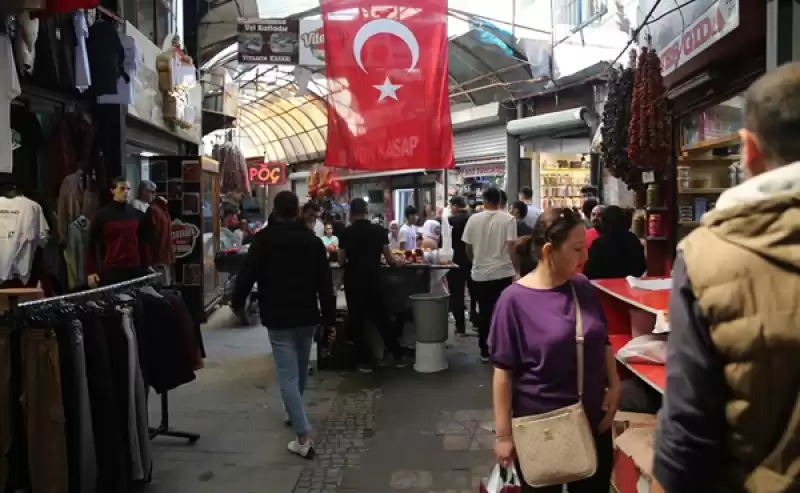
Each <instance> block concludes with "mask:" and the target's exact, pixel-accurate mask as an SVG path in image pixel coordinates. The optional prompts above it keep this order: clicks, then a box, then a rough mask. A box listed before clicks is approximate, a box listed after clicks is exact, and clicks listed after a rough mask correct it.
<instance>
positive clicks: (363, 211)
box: [350, 198, 369, 216]
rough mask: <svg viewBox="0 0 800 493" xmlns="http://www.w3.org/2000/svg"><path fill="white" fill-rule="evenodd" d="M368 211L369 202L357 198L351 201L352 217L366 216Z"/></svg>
mask: <svg viewBox="0 0 800 493" xmlns="http://www.w3.org/2000/svg"><path fill="white" fill-rule="evenodd" d="M368 209H369V206H368V204H367V201H366V200H364V199H362V198H356V199H353V200H351V201H350V215H353V216H366V215H367V210H368Z"/></svg>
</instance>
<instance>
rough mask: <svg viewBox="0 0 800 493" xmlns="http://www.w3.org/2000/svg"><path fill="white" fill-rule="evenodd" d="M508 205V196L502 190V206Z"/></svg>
mask: <svg viewBox="0 0 800 493" xmlns="http://www.w3.org/2000/svg"><path fill="white" fill-rule="evenodd" d="M507 203H508V194H507V193H506V191H505V190H500V204H507Z"/></svg>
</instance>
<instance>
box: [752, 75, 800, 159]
mask: <svg viewBox="0 0 800 493" xmlns="http://www.w3.org/2000/svg"><path fill="white" fill-rule="evenodd" d="M744 99H745V101H744V128H745V129H747V130H749V131H750V132H752V133H753V134H755V135H756V136H757V137H758V141H759V143H760V144H761V151H762V153H763V155H764V159H765V160H766V161H767V162H768V163H769V164H772V165H778V166H780V165H784V164H788V163H793V162H795V161H800V138H798V135H800V63H787V64H785V65H782V66H780V67H778V68H777V69H775V70H770V71H769V72H767V73H766V74H764V75H763V76H761V78H759V79H758V80H757V81H755V82H754V83H753V85H751V86H750V88H749V89H748V90H747V92H745V95H744Z"/></svg>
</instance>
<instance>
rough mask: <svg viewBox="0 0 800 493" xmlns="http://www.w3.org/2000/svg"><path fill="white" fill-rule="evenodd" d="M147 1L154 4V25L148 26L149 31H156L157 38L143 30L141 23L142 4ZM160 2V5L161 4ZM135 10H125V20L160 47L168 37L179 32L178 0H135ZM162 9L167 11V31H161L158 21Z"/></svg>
mask: <svg viewBox="0 0 800 493" xmlns="http://www.w3.org/2000/svg"><path fill="white" fill-rule="evenodd" d="M145 2H146V3H147V4H149V5H151V6H152V10H153V21H152V22H153V25H152V26H148V27H149V29H148V32H149V31H152V32H153V33H154V37H155V39H153V38H151V37H150V36H147V35H146V33H145V31H143V30H142V26H141V25H140V24H139V14H140V12H141V7H140V6H141V4H143V3H145ZM159 4H160V5H159ZM133 5H134V8H133V12H130V13H129V12H125V20H126V21H128V22H130V23H131V24H133V26H134V27H135V28H136V29H138V30H139V32H141V33H142V34H145V37H147V39H149V40H150V41H152V42H153V44H155V45H156V46H158V47H159V48H160V47H161V46H163V44H164V41H165V40H166V39H167V37H168V36H169V35H170V34H172V33H174V32H177V28H178V0H133ZM160 9H164V10H166V12H167V31H166V32H163V33H162V32H160V31H161V26H159V22H158V12H159V10H160Z"/></svg>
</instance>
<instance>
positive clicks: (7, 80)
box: [0, 35, 22, 173]
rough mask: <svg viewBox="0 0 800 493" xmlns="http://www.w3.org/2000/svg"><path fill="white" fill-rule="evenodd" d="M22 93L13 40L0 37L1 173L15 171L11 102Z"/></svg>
mask: <svg viewBox="0 0 800 493" xmlns="http://www.w3.org/2000/svg"><path fill="white" fill-rule="evenodd" d="M21 92H22V90H21V89H20V86H19V78H18V77H17V67H16V66H15V65H14V49H13V47H12V45H11V40H9V39H8V37H7V36H5V35H0V95H2V98H4V99H0V132H2V136H1V137H0V173H11V171H12V169H13V164H14V163H13V160H14V155H13V151H14V149H15V144H14V139H13V137H12V131H11V101H13V100H14V99H15V98H16V97H17V96H19V95H20V93H21Z"/></svg>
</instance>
